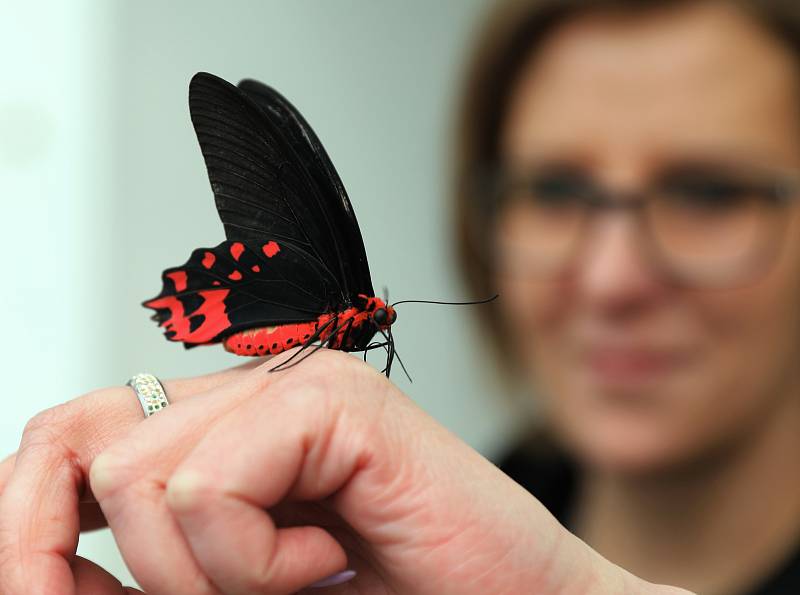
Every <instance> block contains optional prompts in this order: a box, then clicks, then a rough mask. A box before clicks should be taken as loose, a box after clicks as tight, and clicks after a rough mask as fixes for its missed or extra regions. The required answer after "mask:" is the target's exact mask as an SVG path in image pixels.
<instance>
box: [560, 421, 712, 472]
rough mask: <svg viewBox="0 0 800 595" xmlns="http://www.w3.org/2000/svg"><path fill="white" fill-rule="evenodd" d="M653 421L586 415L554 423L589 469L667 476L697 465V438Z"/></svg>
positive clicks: (582, 464) (569, 448)
mask: <svg viewBox="0 0 800 595" xmlns="http://www.w3.org/2000/svg"><path fill="white" fill-rule="evenodd" d="M650 421H651V423H646V422H645V421H643V420H641V419H638V420H631V419H625V418H622V419H608V418H606V419H598V418H596V417H590V416H583V417H582V419H579V420H573V421H572V423H566V422H565V420H560V421H559V422H557V423H555V424H554V425H555V432H556V435H557V436H559V438H560V440H561V442H562V443H563V445H564V446H565V448H566V449H567V450H568V451H569V452H570V454H571V455H572V456H573V457H574V458H575V459H576V460H577V462H578V464H579V465H580V466H582V467H583V468H584V469H586V471H588V472H596V473H604V474H614V475H627V476H631V477H648V476H649V477H652V476H667V475H673V474H675V473H676V472H677V473H680V472H683V471H685V470H687V469H690V468H692V467H695V466H696V463H697V462H698V461H699V460H700V459H702V458H703V457H702V456H701V455H700V452H702V451H703V450H704V449H703V447H702V445H700V444H698V441H697V440H692V439H691V437H690V436H686V435H683V433H682V432H681V430H680V429H678V428H667V427H664V426H663V425H661V424H659V423H656V422H654V420H650Z"/></svg>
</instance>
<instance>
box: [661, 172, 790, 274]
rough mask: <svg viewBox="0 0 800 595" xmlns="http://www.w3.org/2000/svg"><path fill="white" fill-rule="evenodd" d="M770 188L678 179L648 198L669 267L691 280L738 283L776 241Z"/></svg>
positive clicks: (777, 219)
mask: <svg viewBox="0 0 800 595" xmlns="http://www.w3.org/2000/svg"><path fill="white" fill-rule="evenodd" d="M770 193H771V191H770V189H769V187H768V186H766V185H761V186H759V185H756V184H749V183H743V182H736V181H730V180H722V179H720V180H714V179H696V180H681V181H676V182H674V183H671V184H669V185H667V186H666V187H665V188H664V189H663V190H662V191H661V192H658V193H656V194H655V196H653V197H652V199H651V200H649V202H648V209H649V211H648V216H649V223H650V226H651V231H652V234H653V239H654V241H655V243H656V244H657V245H658V247H659V249H660V252H661V254H662V256H663V257H664V259H665V260H666V262H667V264H668V265H669V266H670V268H672V269H673V270H674V271H675V272H677V273H679V274H681V275H682V276H683V277H685V278H687V279H689V280H691V281H692V282H695V283H701V284H720V283H730V282H735V281H737V280H739V279H741V278H742V277H743V276H746V275H749V274H751V273H753V272H755V270H756V269H757V268H759V267H762V265H763V263H762V261H763V259H764V258H765V257H766V256H767V255H768V254H769V253H770V252H771V251H772V250H771V248H772V247H774V245H775V244H776V242H775V233H776V230H777V227H779V223H780V219H781V217H780V211H779V209H776V208H775V207H776V204H777V199H775V198H771V197H770ZM772 194H774V192H773V193H772ZM776 226H777V227H776Z"/></svg>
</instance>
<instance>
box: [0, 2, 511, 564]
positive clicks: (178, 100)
mask: <svg viewBox="0 0 800 595" xmlns="http://www.w3.org/2000/svg"><path fill="white" fill-rule="evenodd" d="M485 4H486V2H485V0H447V1H442V0H440V1H437V2H428V1H426V0H416V1H414V2H402V3H399V2H390V1H389V0H381V1H372V0H347V1H338V2H322V1H318V2H311V1H308V0H303V1H291V2H290V1H288V0H286V1H280V2H278V1H270V2H256V1H252V2H246V1H228V2H210V1H208V2H200V1H197V0H195V1H188V0H181V1H173V2H163V1H162V2H155V1H152V0H147V1H137V2H122V1H119V0H118V1H116V2H103V1H102V0H96V1H94V2H92V1H91V0H81V1H73V2H71V3H69V4H67V3H57V2H43V3H38V4H37V3H33V2H29V3H13V4H12V3H5V2H3V3H2V14H3V15H4V17H3V19H2V24H0V39H2V41H0V44H2V45H0V50H1V51H2V56H3V58H2V64H3V68H2V73H3V84H2V86H0V193H1V194H0V196H2V207H3V208H2V213H1V214H0V226H1V227H0V229H1V230H2V233H0V242H2V244H0V247H1V248H2V254H3V262H4V266H3V275H2V277H0V279H2V280H0V284H2V291H0V322H1V323H2V328H3V329H4V331H5V341H4V343H3V346H2V347H0V355H1V356H2V357H0V361H2V362H3V363H2V364H0V365H2V375H3V377H4V380H5V387H6V391H5V395H4V399H5V403H4V404H3V411H4V414H3V416H2V418H0V449H1V450H2V451H4V452H11V451H13V450H14V449H15V447H16V446H15V445H16V444H17V442H18V440H19V436H20V433H21V431H22V428H23V426H24V423H25V421H26V420H27V419H28V418H29V417H30V416H31V415H33V414H34V413H35V412H36V411H38V410H41V409H43V408H45V407H48V406H50V405H53V404H56V403H58V402H61V401H63V400H66V399H69V398H71V397H73V396H77V395H79V394H81V393H82V392H85V391H87V390H89V389H90V388H93V387H96V386H101V385H107V384H114V383H121V382H124V381H125V380H126V379H127V377H128V376H129V375H130V374H131V373H133V372H136V371H139V370H148V371H151V372H153V373H155V374H158V375H161V376H164V377H170V376H176V375H186V374H195V373H199V372H204V371H209V370H213V369H218V368H221V367H225V366H229V365H232V364H233V363H235V362H236V361H238V360H237V358H235V357H234V356H231V355H229V354H226V353H225V352H223V350H222V349H220V348H200V349H196V350H192V351H185V350H183V349H182V348H181V347H180V346H178V345H176V344H171V343H168V342H167V341H165V340H164V339H163V337H162V335H161V332H160V330H158V329H157V328H156V326H155V325H154V324H153V323H152V322H151V321H150V320H149V318H148V317H149V314H148V312H147V311H146V310H145V309H143V308H142V307H141V306H140V305H139V304H140V302H141V301H142V300H143V299H146V298H149V297H152V296H154V295H155V294H157V293H158V292H159V291H160V273H161V271H162V269H164V268H166V267H167V266H172V265H177V264H181V263H182V262H184V261H185V259H186V258H187V257H188V255H189V253H190V251H191V250H192V249H193V248H195V247H198V246H202V245H215V244H216V243H218V242H219V241H221V240H222V239H223V232H222V227H221V225H220V223H219V221H218V219H217V216H216V213H215V211H214V206H213V198H212V195H211V191H210V188H209V187H208V182H207V178H206V174H205V171H204V168H203V163H202V158H201V156H200V152H199V149H198V148H197V145H196V140H195V138H194V133H193V131H192V128H191V124H190V121H189V116H188V110H187V104H186V95H187V85H188V81H189V79H190V77H191V75H192V74H193V73H195V72H196V71H199V70H206V71H210V72H212V73H215V74H218V75H220V76H222V77H223V78H226V79H228V80H230V81H233V82H235V81H237V80H239V79H240V78H244V77H252V78H256V79H260V80H263V81H264V82H267V83H269V84H271V85H272V86H274V87H276V88H277V89H279V90H280V91H281V92H282V93H283V94H284V95H286V96H287V97H288V98H289V99H290V100H291V101H293V102H294V103H295V105H297V106H298V108H299V109H300V110H301V112H302V113H303V114H304V115H305V116H306V117H307V119H308V120H309V121H310V123H311V124H312V125H313V126H314V128H315V129H316V131H317V133H318V135H319V136H320V138H321V140H322V141H323V143H324V144H325V146H326V148H327V149H328V152H329V153H330V155H331V158H332V160H333V161H334V163H335V165H336V167H337V169H338V171H339V173H340V175H341V177H342V179H343V180H344V182H345V185H346V186H347V188H348V191H349V194H350V197H351V200H352V202H353V205H354V208H355V210H356V212H357V214H358V217H359V221H360V224H361V228H362V231H363V233H364V240H365V243H366V246H367V253H368V255H369V259H370V265H371V268H372V273H373V281H374V285H375V287H376V288H380V287H382V286H384V285H387V286H388V287H389V289H390V292H391V297H392V299H394V300H396V299H426V298H427V299H457V298H462V297H464V295H465V294H464V289H463V288H462V287H461V286H460V285H459V283H458V279H457V275H456V273H455V271H454V267H453V264H452V261H451V256H450V253H449V247H450V238H449V235H448V234H449V230H448V226H447V218H446V214H447V211H446V204H445V200H444V196H445V182H446V180H445V177H444V176H445V173H446V168H447V140H448V137H447V134H448V132H449V130H448V126H449V124H450V118H451V107H452V100H453V94H454V85H455V82H456V80H457V73H458V67H459V66H460V63H461V59H462V57H463V50H464V47H465V44H466V43H467V40H468V37H469V33H470V31H471V30H472V29H473V27H474V25H475V24H476V21H477V19H478V18H479V15H480V14H481V13H482V10H483V9H484V5H485ZM67 6H68V8H67ZM9 16H10V17H11V18H7V17H9ZM379 291H380V290H379ZM472 324H473V318H472V313H471V312H469V311H468V309H467V308H461V309H459V308H452V307H440V306H417V305H407V306H406V307H404V308H402V309H401V310H400V311H399V320H398V323H397V325H396V326H395V336H396V340H397V345H398V349H399V351H400V353H401V354H402V356H403V359H404V361H405V362H406V365H407V366H408V368H409V370H410V372H411V373H412V375H413V377H414V380H415V382H414V384H413V385H410V384H408V382H407V381H405V380H404V379H403V378H402V377H401V375H400V374H397V376H396V381H397V382H398V384H400V385H401V387H402V388H403V389H404V390H406V391H407V392H408V393H409V394H410V395H411V396H412V397H413V398H414V399H415V400H416V401H417V402H418V403H419V404H420V405H421V406H422V407H424V408H425V409H426V410H428V411H429V412H430V413H431V414H432V415H434V416H435V417H436V418H438V419H439V420H440V421H441V422H442V423H443V424H445V425H446V426H448V427H449V428H451V429H452V430H453V431H455V432H456V433H458V434H459V435H460V436H462V437H463V438H464V439H465V440H467V441H468V442H469V443H470V444H472V445H473V446H475V447H476V448H477V449H479V450H480V451H481V452H484V453H486V454H489V455H491V454H492V453H494V452H496V451H497V450H498V449H499V448H500V447H501V446H502V444H503V443H504V437H505V435H506V434H507V433H508V432H509V430H510V428H511V421H510V417H511V416H510V415H509V413H508V411H507V410H506V409H505V408H504V407H503V402H502V400H501V397H500V396H499V395H498V394H495V393H496V392H497V391H498V388H497V387H496V385H495V384H494V383H492V381H491V380H490V378H489V377H488V376H487V373H488V366H487V365H484V362H483V361H482V360H483V358H484V357H485V356H484V354H482V353H481V352H480V351H479V350H478V348H476V347H475V346H474V345H475V343H476V334H475V333H474V332H473V330H472ZM398 371H399V370H398ZM131 398H133V396H132V397H131ZM110 543H111V542H110V539H109V536H108V535H107V534H104V533H102V532H101V533H99V534H97V535H91V536H88V537H85V538H83V539H82V542H81V548H80V552H81V553H82V554H83V555H86V556H87V557H89V558H91V559H94V560H97V561H99V562H101V563H103V564H104V565H106V566H107V567H109V568H113V570H114V571H115V572H116V573H118V575H119V576H120V577H125V576H126V573H125V571H124V570H123V567H122V566H121V563H120V561H119V559H118V558H117V557H116V552H115V551H114V550H113V548H111V547H110V546H109V544H110Z"/></svg>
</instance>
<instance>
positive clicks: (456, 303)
mask: <svg viewBox="0 0 800 595" xmlns="http://www.w3.org/2000/svg"><path fill="white" fill-rule="evenodd" d="M499 297H500V294H499V293H498V294H495V295H493V296H492V297H490V298H486V299H485V300H477V301H475V302H437V301H433V300H403V301H401V302H395V303H394V304H392V307H393V308H394V307H395V306H397V305H398V304H441V305H443V306H475V305H478V304H488V303H489V302H493V301H495V300H496V299H497V298H499Z"/></svg>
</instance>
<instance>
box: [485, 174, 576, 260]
mask: <svg viewBox="0 0 800 595" xmlns="http://www.w3.org/2000/svg"><path fill="white" fill-rule="evenodd" d="M587 192H588V186H587V183H586V182H585V181H584V180H582V179H581V178H580V177H576V176H575V175H571V174H565V173H535V174H532V175H529V176H527V177H525V178H521V179H518V180H515V181H512V182H510V183H509V184H507V185H506V186H505V187H504V188H503V190H502V192H501V193H500V196H499V200H498V203H497V205H496V208H495V213H494V217H493V238H494V243H495V252H494V257H495V267H496V268H497V269H498V270H499V271H501V272H503V273H507V274H534V275H535V274H552V273H554V272H556V271H557V270H559V269H560V268H562V267H564V266H565V264H566V263H567V262H569V261H570V259H571V257H572V255H573V253H574V252H575V248H576V246H577V244H578V239H579V237H580V232H581V229H582V226H583V221H584V219H585V212H586V196H587Z"/></svg>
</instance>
